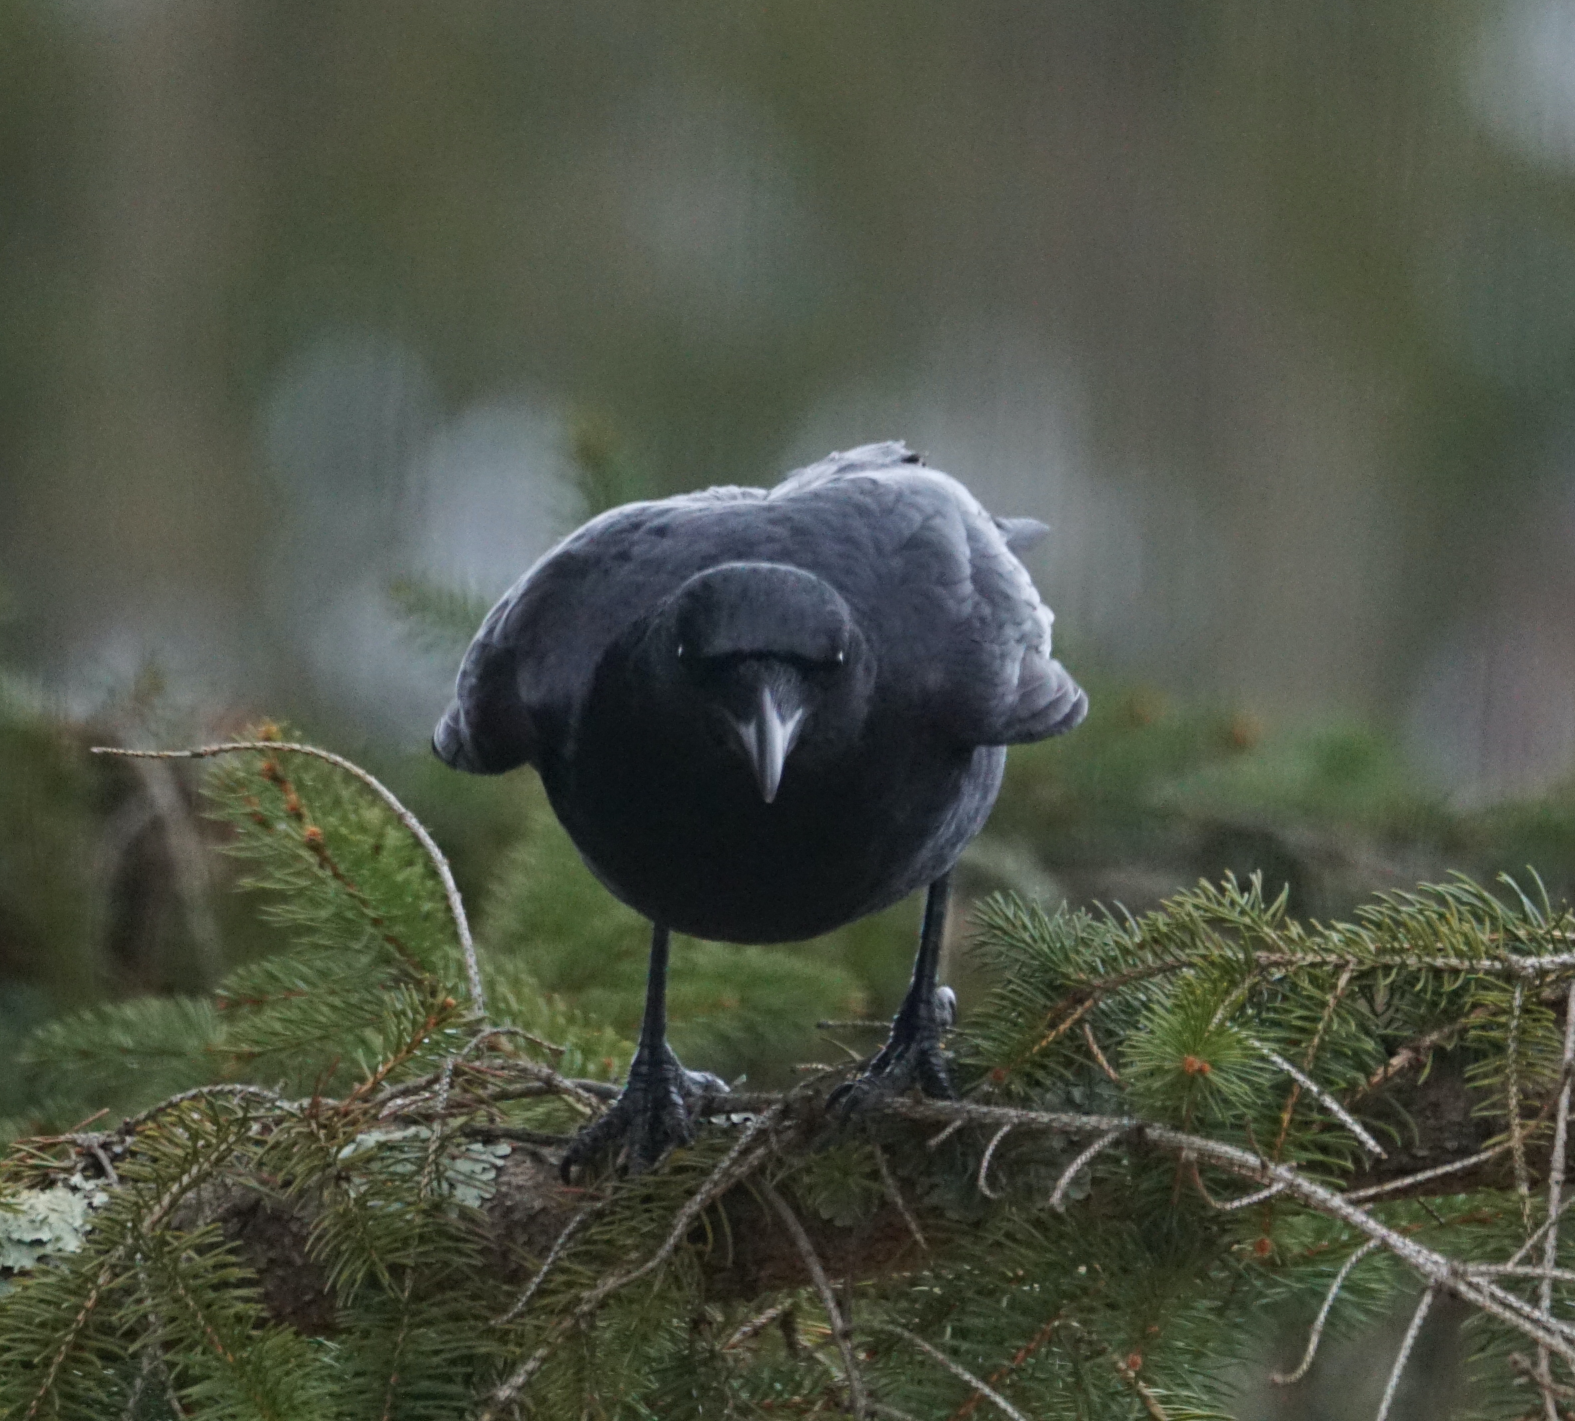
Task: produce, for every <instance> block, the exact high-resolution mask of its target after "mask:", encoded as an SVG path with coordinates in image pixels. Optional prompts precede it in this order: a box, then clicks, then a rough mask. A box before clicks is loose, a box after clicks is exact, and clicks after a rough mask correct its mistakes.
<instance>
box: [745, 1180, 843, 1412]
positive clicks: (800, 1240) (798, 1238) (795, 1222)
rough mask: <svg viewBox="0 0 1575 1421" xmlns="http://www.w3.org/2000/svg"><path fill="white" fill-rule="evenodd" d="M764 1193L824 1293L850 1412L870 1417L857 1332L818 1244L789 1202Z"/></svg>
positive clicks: (764, 1187)
mask: <svg viewBox="0 0 1575 1421" xmlns="http://www.w3.org/2000/svg"><path fill="white" fill-rule="evenodd" d="M760 1192H761V1193H762V1194H763V1195H764V1196H765V1200H766V1202H767V1203H768V1204H770V1205H771V1207H772V1208H773V1209H774V1210H776V1213H777V1217H778V1218H780V1219H781V1220H782V1223H783V1225H784V1227H785V1228H786V1229H787V1231H788V1235H789V1236H790V1237H791V1238H792V1240H793V1246H794V1247H795V1248H796V1249H798V1254H799V1257H800V1258H802V1259H803V1260H804V1267H805V1268H807V1269H808V1270H809V1276H810V1278H811V1279H812V1280H813V1281H814V1284H815V1291H816V1292H817V1293H819V1294H820V1305H821V1307H823V1308H824V1309H825V1310H826V1321H827V1322H828V1323H830V1324H831V1336H832V1340H833V1341H835V1342H836V1344H837V1350H838V1351H839V1352H841V1353H842V1368H843V1373H844V1377H843V1379H844V1381H845V1383H846V1385H847V1388H848V1410H849V1411H851V1412H852V1413H853V1414H854V1415H855V1416H858V1417H864V1416H867V1415H868V1414H869V1393H868V1392H867V1391H866V1390H865V1388H864V1377H863V1375H862V1374H861V1373H860V1371H859V1363H858V1358H857V1357H855V1356H854V1355H853V1331H852V1328H851V1327H849V1325H848V1319H847V1318H845V1317H844V1316H843V1315H842V1309H841V1308H840V1307H839V1306H838V1305H837V1294H836V1292H835V1290H834V1289H833V1288H832V1286H831V1279H829V1278H828V1277H827V1276H826V1270H825V1267H824V1266H823V1265H822V1264H821V1261H820V1255H819V1254H817V1253H816V1252H815V1245H814V1244H813V1243H811V1242H810V1239H809V1235H808V1234H807V1233H806V1232H805V1231H804V1225H803V1224H802V1223H800V1222H799V1217H798V1215H797V1214H795V1213H794V1212H793V1210H792V1208H791V1207H790V1206H789V1204H788V1202H787V1200H786V1199H784V1198H783V1197H782V1196H781V1195H780V1194H779V1193H777V1191H776V1190H775V1189H774V1188H773V1187H772V1186H771V1185H770V1184H767V1183H765V1182H762V1183H761V1186H760Z"/></svg>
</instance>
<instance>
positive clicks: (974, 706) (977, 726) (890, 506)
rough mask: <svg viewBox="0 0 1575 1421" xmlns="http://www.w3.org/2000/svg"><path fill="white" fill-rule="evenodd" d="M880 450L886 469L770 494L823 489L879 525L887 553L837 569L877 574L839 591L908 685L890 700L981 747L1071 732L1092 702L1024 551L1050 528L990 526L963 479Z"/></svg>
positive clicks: (1018, 522)
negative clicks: (1055, 648) (1054, 649)
mask: <svg viewBox="0 0 1575 1421" xmlns="http://www.w3.org/2000/svg"><path fill="white" fill-rule="evenodd" d="M871 448H872V449H874V450H879V451H882V455H883V457H882V459H881V461H880V462H879V463H878V464H877V463H875V462H874V461H873V460H871V461H869V462H867V463H866V464H865V465H864V466H863V467H861V468H858V469H847V468H842V469H839V470H837V471H836V472H834V473H833V472H830V471H826V472H822V467H823V466H815V467H814V468H812V469H808V470H804V471H803V472H802V473H801V474H799V475H796V476H795V477H794V478H793V479H791V480H789V481H788V482H787V483H785V484H783V485H780V486H779V487H778V488H777V489H774V490H773V491H772V494H771V497H772V498H773V499H774V498H776V497H778V496H779V495H782V496H791V495H795V494H800V493H802V494H804V495H806V496H811V495H812V491H813V492H818V493H819V494H820V495H821V496H822V497H825V498H830V497H831V496H833V495H835V496H836V497H837V499H838V501H839V502H843V501H845V500H847V499H849V498H856V499H858V500H859V501H861V502H863V503H864V504H865V505H866V512H867V514H868V515H869V516H868V517H867V518H865V519H860V520H856V521H857V522H858V523H860V524H862V526H864V527H866V528H871V529H874V530H877V535H876V536H877V546H875V547H874V548H871V549H868V550H866V551H865V553H864V555H863V556H862V557H860V558H857V559H854V560H851V561H850V560H848V559H845V558H844V559H841V560H839V562H840V569H839V570H841V571H842V572H843V576H844V577H847V576H848V575H849V574H848V569H849V568H850V567H851V568H852V569H853V574H852V575H853V580H854V582H855V584H857V583H858V582H859V570H860V569H869V570H870V571H868V572H866V573H865V574H864V578H863V585H853V586H849V585H846V584H839V590H840V591H842V592H843V594H844V596H848V597H849V600H850V602H853V603H854V604H855V605H856V606H858V607H859V610H860V612H861V614H862V615H863V616H864V617H865V618H867V619H868V620H869V621H870V622H872V623H874V624H876V625H878V626H879V627H880V629H881V630H880V637H879V642H880V645H881V649H882V657H883V661H885V662H887V663H888V664H887V665H886V666H884V667H883V677H882V679H883V680H884V681H885V682H886V684H887V685H888V686H891V687H893V688H901V689H900V690H898V689H894V690H893V691H892V692H891V693H892V694H894V695H906V696H908V697H911V698H912V700H913V705H912V711H913V713H915V714H920V715H925V716H927V717H929V718H931V719H934V720H938V721H939V722H940V723H941V724H943V725H944V726H945V727H946V728H947V729H948V730H949V731H950V732H951V733H953V734H955V735H957V736H958V737H959V738H961V739H963V740H965V741H966V742H968V743H971V744H975V745H1008V744H1013V743H1017V742H1022V741H1030V740H1040V739H1043V738H1044V737H1045V736H1047V735H1052V734H1059V733H1060V732H1061V731H1063V730H1070V729H1071V728H1072V727H1073V726H1074V725H1076V724H1077V723H1078V722H1079V721H1080V720H1081V718H1082V715H1083V713H1084V710H1085V709H1086V704H1087V702H1086V698H1085V697H1084V696H1083V693H1082V691H1081V690H1080V689H1079V688H1078V686H1077V684H1076V683H1075V682H1074V681H1073V680H1072V678H1071V676H1070V675H1068V674H1067V672H1066V670H1065V669H1064V668H1063V667H1062V666H1061V664H1060V663H1059V662H1058V661H1056V660H1055V659H1054V657H1053V656H1052V655H1051V635H1050V632H1051V624H1052V622H1053V620H1054V619H1053V617H1052V616H1051V613H1050V609H1049V608H1048V607H1046V606H1045V605H1044V604H1043V602H1041V601H1040V600H1039V594H1038V592H1037V591H1036V590H1035V588H1034V585H1033V580H1032V579H1031V578H1030V577H1029V575H1028V571H1027V569H1026V568H1024V566H1023V565H1022V563H1021V562H1020V561H1018V559H1017V557H1016V555H1015V551H1014V549H1015V548H1016V547H1018V546H1022V545H1023V544H1024V543H1025V542H1033V541H1037V540H1038V538H1039V537H1041V536H1043V533H1044V532H1045V531H1047V530H1046V529H1045V527H1044V525H1043V524H1042V523H1039V522H1038V521H1037V520H1034V519H995V518H992V517H991V516H990V515H989V514H988V513H987V512H985V510H984V508H983V507H982V506H981V505H980V504H979V502H978V501H977V500H976V499H975V498H974V497H973V495H972V494H971V493H969V492H968V490H967V489H966V488H964V487H963V485H962V484H960V483H958V482H957V481H956V480H955V479H953V478H951V477H950V476H948V475H946V474H943V473H941V472H940V471H938V470H934V469H925V468H915V467H913V465H912V463H911V462H909V458H908V457H907V451H906V447H905V446H902V445H876V446H871ZM865 452H866V451H855V453H859V454H863V453H865ZM837 457H839V458H842V459H850V458H851V457H852V456H851V455H844V456H837ZM827 462H828V463H829V462H830V461H827ZM815 570H817V571H821V572H822V575H828V576H829V575H830V574H829V572H827V571H826V570H824V569H821V568H816V569H815ZM886 671H890V672H891V673H893V674H891V675H890V676H889V677H887V676H886V675H885V674H884V673H885V672H886Z"/></svg>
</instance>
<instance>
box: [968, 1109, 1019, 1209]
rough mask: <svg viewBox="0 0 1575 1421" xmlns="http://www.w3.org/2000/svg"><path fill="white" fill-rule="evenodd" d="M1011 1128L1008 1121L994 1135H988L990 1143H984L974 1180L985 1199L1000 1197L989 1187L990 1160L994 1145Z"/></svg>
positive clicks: (1002, 1138) (1003, 1137)
mask: <svg viewBox="0 0 1575 1421" xmlns="http://www.w3.org/2000/svg"><path fill="white" fill-rule="evenodd" d="M1011 1128H1012V1125H1011V1122H1010V1121H1008V1122H1007V1123H1006V1124H1005V1125H1003V1126H1001V1128H1000V1129H999V1130H997V1131H996V1132H995V1134H994V1135H992V1136H991V1137H990V1143H989V1144H988V1145H986V1146H985V1149H984V1158H983V1159H981V1160H980V1161H979V1176H978V1180H977V1181H976V1182H977V1183H978V1186H979V1192H980V1193H981V1194H983V1195H984V1197H985V1198H986V1199H999V1198H1000V1197H1001V1196H1000V1195H999V1194H997V1193H996V1192H995V1191H994V1190H993V1189H991V1188H990V1160H991V1159H992V1158H993V1157H994V1155H995V1147H996V1146H997V1145H998V1144H1000V1143H1001V1141H1002V1140H1004V1139H1005V1138H1006V1136H1007V1133H1008V1132H1009V1131H1010V1130H1011Z"/></svg>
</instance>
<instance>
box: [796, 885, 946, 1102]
mask: <svg viewBox="0 0 1575 1421" xmlns="http://www.w3.org/2000/svg"><path fill="white" fill-rule="evenodd" d="M950 897H951V878H950V875H949V874H943V875H942V876H941V877H940V878H937V879H936V880H935V882H934V883H932V884H931V885H930V892H929V896H928V897H927V898H926V899H925V902H924V926H923V928H922V929H921V930H920V933H919V955H918V957H917V958H916V959H915V961H914V964H913V981H912V983H911V984H910V986H909V987H908V994H907V996H905V997H904V998H903V1000H902V1005H901V1006H900V1007H899V1008H898V1009H897V1015H896V1016H895V1017H893V1018H892V1023H891V1035H890V1036H889V1037H888V1038H887V1041H886V1044H885V1045H884V1046H882V1047H881V1048H880V1050H879V1051H878V1052H876V1054H875V1056H874V1058H873V1059H872V1060H871V1061H870V1063H869V1065H867V1066H866V1067H865V1068H864V1069H863V1070H862V1071H860V1072H859V1074H858V1075H857V1076H855V1077H854V1078H853V1079H852V1080H851V1081H845V1082H844V1083H843V1084H842V1085H840V1086H838V1087H837V1088H836V1090H834V1091H833V1092H832V1093H831V1096H830V1099H829V1100H828V1101H827V1104H828V1106H829V1107H830V1108H831V1109H832V1110H834V1111H836V1112H838V1113H839V1114H841V1115H842V1116H844V1117H846V1116H849V1115H853V1114H856V1113H857V1112H858V1111H860V1110H862V1109H864V1108H865V1107H867V1106H869V1105H871V1104H873V1103H874V1102H875V1101H876V1100H878V1099H880V1098H881V1097H883V1096H893V1095H901V1094H902V1093H903V1092H904V1091H907V1090H911V1089H912V1088H913V1087H914V1086H917V1087H918V1088H919V1089H920V1091H922V1092H923V1093H924V1094H925V1095H928V1096H935V1097H938V1098H939V1099H942V1100H951V1099H953V1098H954V1097H955V1096H956V1094H957V1093H956V1091H954V1090H953V1089H952V1083H951V1077H950V1076H949V1075H948V1073H947V1069H946V1055H945V1052H943V1051H942V1049H941V1039H942V1037H943V1036H944V1035H945V1033H946V1031H947V1029H948V1028H949V1027H950V1026H951V1024H952V1022H953V1021H954V1020H956V1016H957V997H956V995H955V993H953V991H952V989H951V988H950V987H941V986H937V985H936V977H937V975H938V973H939V971H940V959H941V939H942V936H943V935H944V933H945V930H946V907H947V903H948V901H949V899H950Z"/></svg>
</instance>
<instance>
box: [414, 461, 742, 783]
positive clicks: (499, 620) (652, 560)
mask: <svg viewBox="0 0 1575 1421" xmlns="http://www.w3.org/2000/svg"><path fill="white" fill-rule="evenodd" d="M765 496H766V495H765V490H764V489H756V488H711V489H705V490H704V491H702V492H700V493H696V494H690V495H687V496H685V497H683V498H679V499H664V500H661V501H655V502H646V503H631V504H625V505H624V506H623V507H621V508H614V509H611V510H609V511H608V512H606V513H603V514H601V515H600V516H599V517H596V518H593V519H592V520H591V521H590V522H589V523H587V524H585V525H584V527H582V528H580V529H578V530H577V531H576V532H574V533H571V534H570V535H569V536H568V537H567V538H565V539H564V540H563V541H562V542H561V543H559V544H558V545H557V546H556V547H555V548H553V549H551V550H550V551H549V552H547V553H546V554H544V555H543V556H542V557H541V558H540V559H538V561H537V562H536V564H535V565H534V566H533V567H532V568H531V569H530V571H529V572H527V573H526V574H525V575H524V576H523V577H522V578H520V580H519V581H518V582H516V583H515V584H514V586H513V587H511V588H510V589H509V590H508V591H507V592H506V593H504V594H503V596H502V597H501V598H500V599H499V600H498V603H497V605H496V606H494V607H493V609H492V610H491V611H490V612H489V613H488V614H487V618H486V620H485V621H484V622H483V623H482V624H481V630H480V631H479V632H477V633H476V637H475V640H473V641H472V642H471V644H470V649H469V650H468V651H467V652H466V653H465V659H464V662H463V663H462V664H461V666H460V671H459V679H458V682H457V684H456V686H455V691H454V700H453V702H452V704H451V705H450V706H449V709H448V711H447V713H446V714H445V715H444V717H443V720H442V721H441V722H440V724H439V726H438V730H437V733H436V734H435V735H434V737H433V748H434V749H435V750H436V751H437V753H438V755H439V757H440V758H442V759H443V760H446V761H447V762H448V763H449V764H451V765H454V766H456V767H457V768H460V769H466V770H472V771H474V772H477V773H483V774H501V773H502V772H503V771H505V770H511V769H514V768H515V767H516V766H518V765H523V764H528V763H530V764H535V763H539V755H540V751H541V747H542V745H543V743H544V742H546V741H547V740H549V738H550V736H549V732H550V731H551V730H554V729H557V728H558V727H560V726H566V725H568V724H569V723H571V722H572V719H573V716H574V712H575V710H576V709H577V707H578V704H579V702H580V700H581V698H582V697H583V696H584V695H585V693H586V692H587V691H588V690H589V687H590V683H591V678H592V676H593V675H594V673H595V670H596V665H597V662H598V661H599V660H600V658H601V655H602V653H603V652H604V651H605V650H606V648H607V647H608V645H609V644H610V643H611V642H612V641H613V640H614V639H615V638H616V637H617V636H618V635H619V633H620V632H622V631H623V629H624V627H625V626H626V625H627V624H628V621H629V618H630V616H631V614H632V611H634V610H639V609H646V608H649V607H651V606H654V605H655V604H656V603H657V602H659V601H660V600H661V599H662V598H663V597H665V596H666V595H667V594H668V593H669V592H671V591H673V590H675V589H676V588H677V587H678V586H679V585H680V584H681V583H682V582H683V581H684V580H685V579H686V578H687V577H689V576H691V575H692V574H693V573H695V572H697V571H699V570H700V569H701V568H703V567H707V566H709V565H710V564H711V563H712V562H715V561H716V560H717V559H716V556H715V552H714V549H713V548H712V546H711V545H710V543H709V542H708V540H706V539H704V538H693V537H689V538H686V537H684V536H683V532H684V531H685V525H686V524H690V523H693V522H694V521H696V520H697V518H698V519H703V518H704V515H705V514H706V513H707V512H709V511H713V510H716V509H719V508H724V507H727V506H735V507H736V506H737V505H739V504H743V503H755V502H758V501H760V500H762V499H764V498H765Z"/></svg>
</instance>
